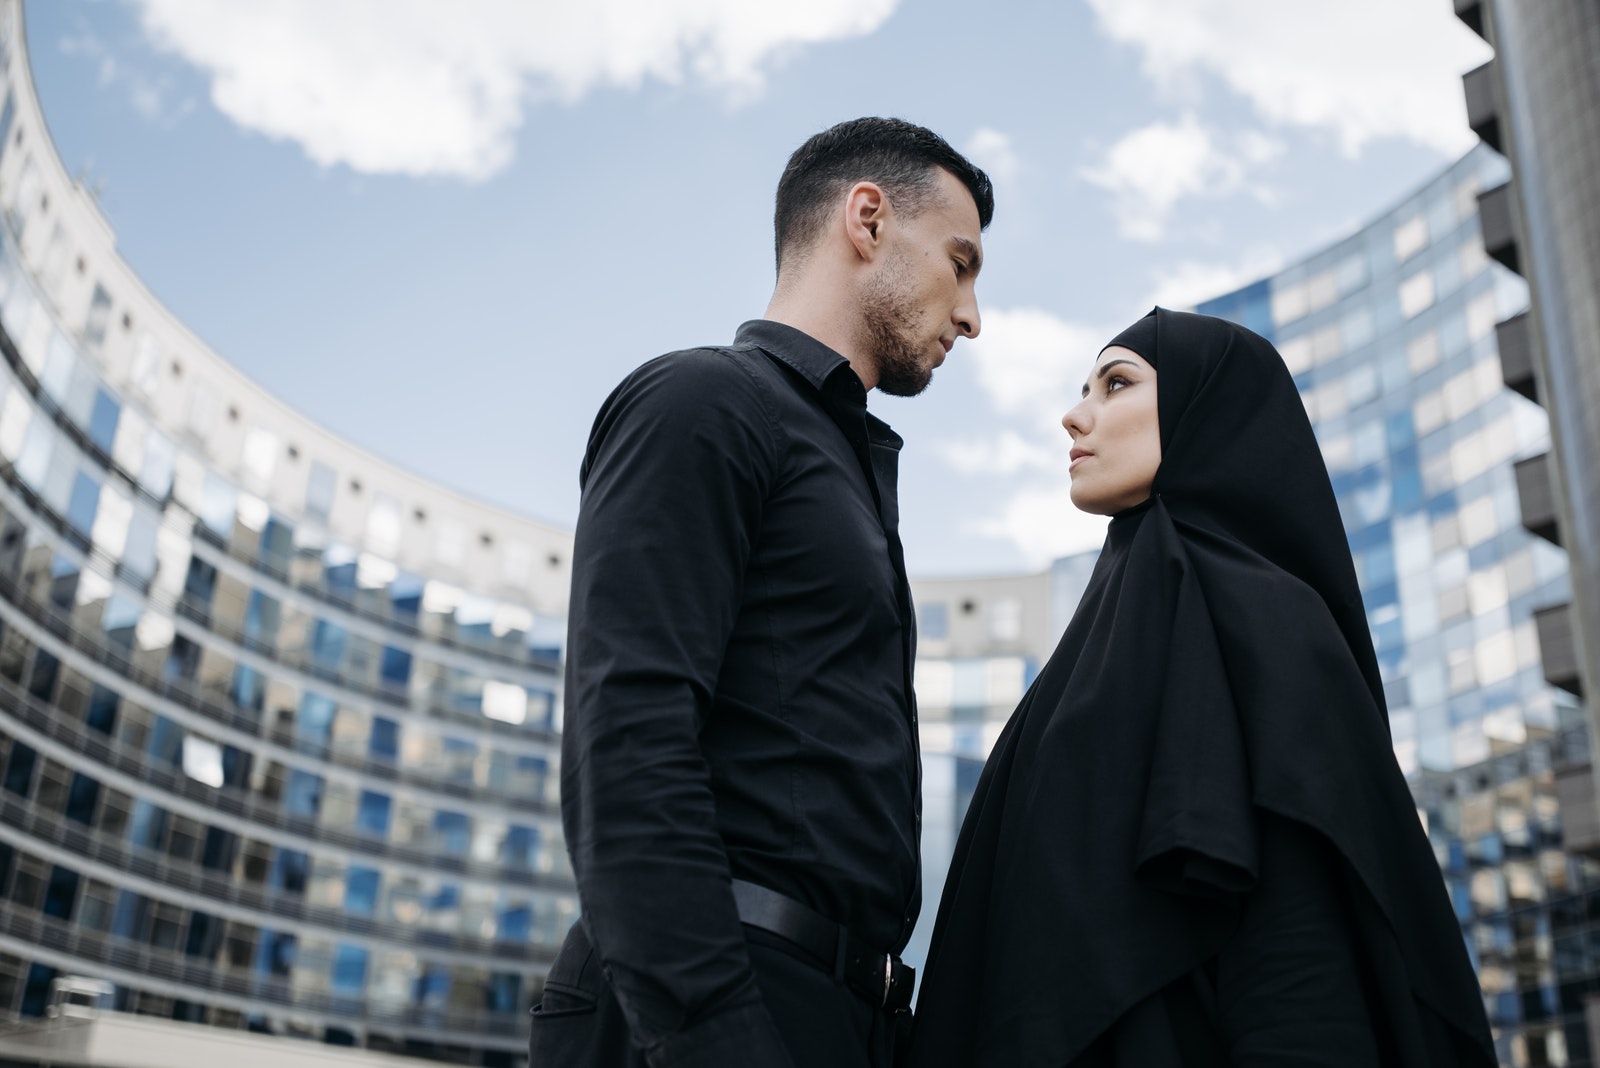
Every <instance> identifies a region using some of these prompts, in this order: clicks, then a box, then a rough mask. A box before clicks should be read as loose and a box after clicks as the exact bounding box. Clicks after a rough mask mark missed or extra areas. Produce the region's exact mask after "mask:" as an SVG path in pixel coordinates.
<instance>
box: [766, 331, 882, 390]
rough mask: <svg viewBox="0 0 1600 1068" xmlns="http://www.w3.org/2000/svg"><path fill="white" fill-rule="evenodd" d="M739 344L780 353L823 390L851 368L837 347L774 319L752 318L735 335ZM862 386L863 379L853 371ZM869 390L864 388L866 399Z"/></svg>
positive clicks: (782, 358)
mask: <svg viewBox="0 0 1600 1068" xmlns="http://www.w3.org/2000/svg"><path fill="white" fill-rule="evenodd" d="M734 341H735V342H736V343H738V344H751V345H756V346H759V347H760V348H762V349H763V350H765V351H766V352H769V353H771V354H772V355H773V356H776V357H777V358H778V359H780V360H782V361H783V362H784V363H786V364H788V365H789V367H791V368H793V369H794V371H795V372H796V373H798V374H799V375H800V377H801V378H804V379H805V380H806V381H807V382H810V383H811V385H812V386H814V387H815V388H816V389H818V390H820V389H822V388H823V384H824V383H825V382H827V381H828V379H830V378H832V377H833V376H834V375H835V374H838V373H839V369H840V368H841V367H843V368H849V367H850V361H849V360H847V359H845V358H844V357H843V356H841V355H839V354H838V353H837V352H835V351H834V350H833V349H831V348H829V347H828V346H826V345H824V344H823V343H822V342H820V341H818V340H817V339H816V338H814V337H812V336H811V335H810V334H807V333H805V332H804V331H801V330H796V329H795V328H794V327H792V326H789V325H787V324H785V323H775V322H773V321H772V320H771V319H751V320H750V321H749V322H748V323H745V324H744V325H743V326H741V327H739V332H738V333H737V334H735V335H734ZM851 377H853V378H855V381H856V385H857V386H858V387H859V386H860V384H861V379H860V378H859V377H856V376H855V372H854V371H853V370H852V371H851ZM865 394H866V391H865V390H864V389H863V390H862V395H863V398H864V397H865Z"/></svg>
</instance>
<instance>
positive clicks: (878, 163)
mask: <svg viewBox="0 0 1600 1068" xmlns="http://www.w3.org/2000/svg"><path fill="white" fill-rule="evenodd" d="M937 168H942V169H944V170H947V171H949V172H950V173H951V174H953V175H954V176H955V177H956V178H957V179H958V180H959V181H960V182H961V184H962V185H964V186H966V187H967V192H969V193H971V194H972V199H973V202H974V203H976V204H977V205H978V224H979V226H980V228H983V229H987V228H988V226H989V220H991V219H993V218H994V187H993V186H992V185H991V184H990V182H989V176H988V175H987V174H984V173H983V172H982V171H981V170H979V169H978V168H977V167H974V166H973V165H972V163H971V162H970V161H969V160H968V159H967V158H966V157H965V156H963V155H962V154H961V153H959V152H957V151H956V150H955V149H953V148H951V147H950V145H949V143H948V142H946V141H945V139H944V138H942V137H940V136H939V135H938V134H936V133H934V132H933V131H932V130H929V129H926V128H924V127H921V126H917V125H914V124H912V123H909V122H906V121H904V120H903V119H879V118H865V119H851V120H850V121H849V122H841V123H839V125H837V126H833V127H830V128H828V129H826V130H823V131H822V132H821V133H819V134H817V135H816V136H815V137H813V138H811V139H810V140H809V141H807V142H806V143H805V144H803V145H801V146H800V147H799V148H797V149H795V150H794V155H792V156H790V157H789V165H788V166H787V167H785V168H784V169H783V177H782V178H780V179H778V205H777V210H776V211H775V212H774V213H773V220H772V224H773V231H774V237H775V239H776V242H775V243H776V245H777V256H778V269H779V270H780V271H781V270H782V269H783V257H784V253H785V252H788V251H790V250H800V249H804V248H807V247H809V246H810V245H811V244H812V243H813V242H815V241H816V239H817V238H818V237H819V236H820V235H821V233H822V231H823V230H824V229H825V228H826V227H827V225H828V216H829V215H830V214H831V213H832V211H833V209H834V205H835V203H836V202H837V200H838V198H839V197H840V195H842V194H843V193H844V191H845V190H847V189H849V188H850V187H851V186H852V185H854V184H855V183H857V182H875V183H877V184H878V186H880V187H881V188H882V189H883V191H884V193H885V194H886V195H887V196H888V198H889V202H890V203H891V204H893V205H894V209H895V210H896V211H898V212H900V213H901V214H903V215H915V214H916V213H917V212H918V211H921V210H922V209H923V208H924V207H926V206H927V204H928V202H929V201H930V200H931V199H932V198H933V197H934V196H935V195H936V193H937V190H938V170H937Z"/></svg>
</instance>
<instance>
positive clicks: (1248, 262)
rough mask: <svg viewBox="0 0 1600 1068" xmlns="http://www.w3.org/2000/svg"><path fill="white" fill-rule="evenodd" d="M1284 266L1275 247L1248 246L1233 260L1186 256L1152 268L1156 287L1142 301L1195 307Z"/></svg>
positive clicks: (1173, 306)
mask: <svg viewBox="0 0 1600 1068" xmlns="http://www.w3.org/2000/svg"><path fill="white" fill-rule="evenodd" d="M1282 266H1283V255H1282V253H1280V252H1278V251H1277V250H1276V249H1273V248H1269V247H1259V248H1252V249H1247V250H1246V251H1245V253H1244V255H1243V256H1241V257H1240V258H1239V259H1237V260H1235V261H1234V262H1232V263H1208V262H1205V261H1203V260H1183V261H1181V262H1178V263H1172V264H1163V265H1161V266H1158V267H1157V268H1156V269H1155V271H1154V272H1153V279H1152V281H1153V288H1152V289H1151V292H1150V296H1149V298H1148V299H1147V300H1145V301H1143V302H1142V303H1144V304H1147V305H1152V306H1153V305H1158V304H1159V305H1160V306H1161V307H1163V308H1180V309H1181V308H1192V307H1194V306H1195V305H1196V304H1199V303H1200V302H1201V301H1203V300H1210V299H1211V298H1212V297H1220V296H1222V295H1223V294H1225V293H1231V292H1233V291H1234V290H1235V289H1238V288H1239V287H1240V286H1244V285H1248V284H1249V283H1251V282H1254V281H1256V280H1257V279H1261V278H1265V277H1266V276H1267V275H1269V274H1273V273H1275V272H1276V271H1277V270H1279V269H1280V268H1281V267H1282Z"/></svg>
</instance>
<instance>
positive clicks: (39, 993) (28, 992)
mask: <svg viewBox="0 0 1600 1068" xmlns="http://www.w3.org/2000/svg"><path fill="white" fill-rule="evenodd" d="M56 975H57V972H56V970H55V969H54V968H52V967H50V966H49V965H47V964H38V963H35V964H30V965H29V966H28V981H27V982H26V983H24V984H23V985H22V1005H21V1008H20V1012H21V1014H22V1015H23V1016H33V1017H39V1016H43V1015H44V1013H45V1009H46V1008H48V1007H49V1005H50V984H51V983H53V982H55V980H56Z"/></svg>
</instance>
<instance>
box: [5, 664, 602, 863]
mask: <svg viewBox="0 0 1600 1068" xmlns="http://www.w3.org/2000/svg"><path fill="white" fill-rule="evenodd" d="M6 719H13V720H15V721H16V722H18V723H20V724H22V725H24V726H26V727H28V728H29V729H30V730H32V731H33V732H35V733H37V734H39V735H42V736H44V737H48V738H52V739H54V740H56V741H57V742H59V743H61V744H62V745H63V746H65V747H67V748H68V749H70V750H72V751H73V752H76V753H80V754H82V755H84V756H86V757H88V758H89V759H90V760H92V761H93V762H94V764H92V765H90V767H88V768H85V769H74V770H84V771H85V772H86V773H88V774H90V776H91V777H93V770H94V765H99V766H103V767H108V768H114V769H116V770H117V771H119V772H121V773H123V774H124V775H127V776H129V777H130V778H133V779H137V780H139V781H141V782H143V783H145V784H146V785H147V786H150V787H152V788H154V789H155V790H159V791H162V792H165V793H168V794H172V795H173V796H176V797H181V798H183V799H185V800H187V801H190V802H192V803H193V804H195V805H198V806H201V807H203V808H205V809H208V810H210V811H216V812H222V813H225V814H227V815H230V816H234V817H236V818H237V819H239V820H242V821H244V822H245V823H247V824H249V825H251V826H254V827H267V828H272V829H274V830H278V831H282V832H285V833H287V834H290V835H293V836H295V837H297V838H303V839H306V840H308V841H310V842H317V843H322V844H326V845H330V846H337V847H340V848H343V849H347V850H350V851H352V852H355V853H360V854H363V855H366V856H374V857H386V858H391V859H394V860H398V861H404V862H408V863H411V864H415V865H417V866H419V867H421V868H423V869H425V870H430V871H437V872H447V873H451V874H456V875H461V876H466V877H472V878H478V879H481V880H483V881H485V882H492V883H500V884H513V885H517V886H528V887H535V888H539V889H548V890H558V891H571V890H572V889H573V882H572V880H571V879H570V878H569V877H567V876H566V875H564V874H561V875H558V874H555V873H550V872H535V871H532V870H530V869H528V868H519V867H507V866H505V865H501V864H490V863H486V862H483V861H477V860H471V859H469V858H466V857H459V856H453V855H451V854H447V853H442V852H440V851H438V850H435V849H427V848H422V847H419V846H415V845H410V844H402V843H398V842H390V841H387V840H385V839H381V838H376V837H372V836H369V835H364V834H356V833H353V832H351V831H346V830H342V829H340V828H337V827H330V826H327V825H326V824H319V823H318V822H316V820H314V819H310V818H308V817H305V816H297V815H291V814H289V813H286V812H284V811H283V808H282V807H281V806H280V805H279V804H278V803H277V802H275V801H265V800H262V799H259V798H257V797H255V796H254V795H251V794H248V793H244V792H242V791H239V790H234V789H226V788H217V787H212V786H207V785H206V784H204V783H202V782H199V781H197V780H195V779H192V778H190V777H189V776H188V775H186V774H184V773H183V772H182V771H181V770H179V769H178V768H175V767H173V766H172V765H170V764H165V763H159V762H157V761H155V760H153V759H152V758H151V757H150V756H149V755H148V754H146V753H144V752H142V751H139V750H136V749H133V748H132V747H130V746H127V745H124V744H123V743H121V742H120V741H117V740H114V739H110V738H106V737H104V736H97V735H94V734H91V733H90V732H89V730H88V729H87V728H86V727H84V725H83V724H81V723H79V722H77V721H75V720H72V719H70V718H68V717H66V716H63V715H61V714H60V713H59V712H58V711H55V710H52V709H51V708H50V707H49V706H47V705H43V704H41V703H40V702H38V701H37V700H35V699H34V698H32V697H31V696H28V695H25V694H23V693H22V692H21V690H20V688H19V687H17V685H16V684H15V683H12V682H11V681H10V680H8V679H4V678H0V723H4V721H5V720H6ZM247 833H248V832H247Z"/></svg>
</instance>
